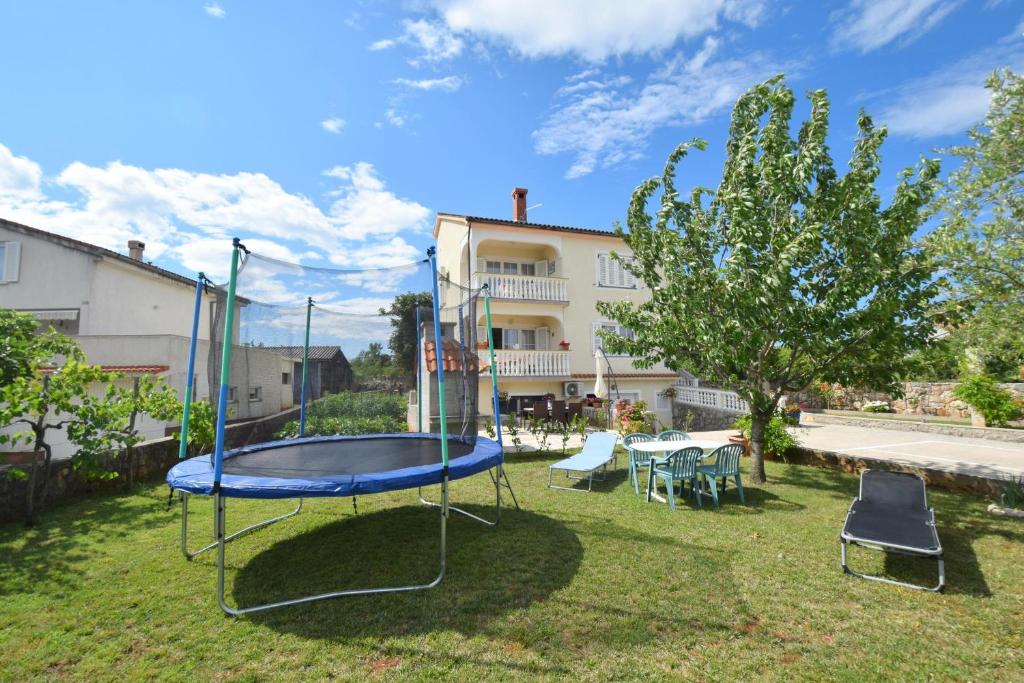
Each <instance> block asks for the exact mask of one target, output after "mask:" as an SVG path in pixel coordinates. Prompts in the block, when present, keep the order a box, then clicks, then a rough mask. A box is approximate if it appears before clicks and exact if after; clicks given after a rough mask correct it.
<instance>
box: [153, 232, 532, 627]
mask: <svg viewBox="0 0 1024 683" xmlns="http://www.w3.org/2000/svg"><path fill="white" fill-rule="evenodd" d="M233 247H234V249H233V250H232V255H231V267H230V270H229V280H228V283H227V285H226V286H218V285H213V284H212V283H211V282H210V281H209V280H208V279H206V278H205V277H204V276H203V275H202V273H200V274H199V277H198V278H197V283H196V299H195V305H194V308H193V321H192V339H191V344H190V346H189V358H188V365H187V368H188V372H187V374H186V385H185V401H184V404H183V405H184V408H183V413H182V423H181V437H180V450H179V458H180V462H179V463H178V464H177V465H175V466H174V467H172V468H171V470H170V471H169V472H168V473H167V484H168V486H169V487H170V488H171V492H172V495H173V494H174V493H177V494H178V496H179V497H180V501H181V551H182V553H183V554H184V555H185V557H187V558H189V559H192V558H194V557H196V556H197V555H200V554H202V553H205V552H207V551H211V550H214V551H216V557H217V560H216V564H217V588H216V594H217V602H218V603H219V605H220V607H221V609H223V610H224V611H225V612H227V613H228V614H230V615H233V616H238V615H242V614H248V613H250V612H258V611H262V610H268V609H274V608H278V607H286V606H289V605H300V604H304V603H310V602H314V601H317V600H325V599H328V598H338V597H342V596H350V595H370V594H382V593H398V592H405V591H414V590H422V589H427V588H432V587H434V586H437V585H438V584H440V583H441V581H442V580H443V578H444V576H445V569H446V561H447V560H446V556H447V531H446V529H447V521H448V517H449V515H450V513H452V512H455V513H458V514H461V515H464V516H465V517H468V518H470V519H473V520H476V521H478V522H482V523H484V524H486V525H488V526H497V524H498V522H499V521H500V519H501V507H502V490H503V489H504V490H506V491H508V494H509V495H510V497H511V500H512V503H513V504H514V505H515V507H517V508H518V507H519V504H518V501H516V498H515V494H514V493H513V492H512V487H511V484H510V483H509V481H508V477H507V476H506V474H505V472H504V469H503V458H502V446H501V423H500V412H499V410H498V389H497V380H498V377H497V370H496V365H495V358H494V342H493V334H492V332H491V316H490V303H489V298H488V294H487V290H486V288H482V289H467V288H463V287H460V286H459V285H457V284H455V283H452V282H450V281H448V279H447V278H441V277H439V275H438V270H437V258H436V251H435V250H434V249H433V248H431V249H429V250H428V251H427V258H426V259H423V260H422V261H418V262H415V263H410V264H405V265H402V266H394V267H386V268H377V269H372V268H371V269H366V270H360V271H352V270H339V269H336V268H331V267H328V266H302V265H299V264H295V263H286V262H283V261H279V260H276V259H274V258H271V257H268V256H261V255H258V254H253V253H251V252H250V251H249V250H248V249H247V248H246V247H245V246H244V245H243V244H242V243H241V242H240V241H239V240H238V239H235V240H234V242H233ZM243 271H244V273H245V276H244V277H241V276H242V274H243ZM417 277H419V278H420V279H419V280H416V279H415V278H417ZM428 278H429V279H428ZM442 280H443V282H444V285H445V286H444V289H443V294H442V290H441V289H440V287H439V284H440V282H442ZM211 290H212V292H211ZM403 290H404V291H403ZM299 292H302V293H303V294H304V296H302V297H301V300H303V303H302V305H301V306H297V305H294V304H289V303H287V301H292V302H295V301H298V300H300V297H299V296H298V293H299ZM383 293H388V296H382V294H383ZM211 294H212V298H213V299H214V301H213V302H212V303H213V304H214V305H213V306H212V308H211V311H210V330H211V338H210V343H209V354H210V356H209V359H208V362H207V373H208V381H209V383H210V392H209V395H210V397H211V399H212V397H214V396H216V397H217V403H216V410H215V422H214V431H215V434H214V446H213V451H212V453H208V454H205V455H200V456H198V457H193V458H186V455H187V454H186V444H187V442H188V437H189V435H190V432H189V420H190V412H191V406H192V398H193V396H194V394H193V384H194V383H195V382H196V381H197V375H196V372H195V370H196V362H195V361H196V353H197V346H198V340H199V325H200V312H201V308H202V306H201V305H202V302H203V300H204V297H209V296H210V295H211ZM267 294H269V295H273V296H274V297H275V301H263V300H260V299H259V298H258V297H259V296H261V295H267ZM310 294H313V295H315V296H316V299H314V296H312V295H310ZM403 296H404V297H406V299H405V300H409V297H415V298H417V303H415V327H414V330H413V329H411V330H409V332H410V333H413V332H414V336H413V335H412V334H410V337H412V338H413V339H414V341H415V345H414V346H413V345H411V344H409V345H408V346H406V347H403V346H402V343H403V342H402V339H401V338H400V339H399V341H398V342H395V338H394V337H392V336H391V335H392V332H393V331H394V330H397V329H398V328H399V327H400V326H401V325H406V326H408V327H411V326H412V321H411V320H410V319H409V318H406V319H405V321H404V322H403V320H402V319H401V318H400V317H399V314H398V313H395V312H394V311H389V310H388V308H389V307H391V308H393V307H394V306H390V304H391V302H395V301H399V300H402V299H401V297H403ZM424 297H426V299H424ZM277 300H285V301H286V303H277ZM478 300H481V301H482V303H483V309H484V312H483V313H480V312H478V310H477V301H478ZM318 301H320V302H324V303H323V304H321V303H317V302H318ZM325 304H326V305H325ZM236 314H237V315H238V320H236V319H235V318H236ZM483 333H485V334H486V337H483V336H481V337H480V339H478V338H477V335H478V334H483ZM289 335H291V336H289ZM300 340H301V344H300V343H299V341H300ZM485 340H486V342H485V343H481V342H484V341H485ZM346 345H348V347H349V349H348V351H347V352H346V351H343V347H345V346H346ZM409 347H411V348H409ZM384 348H388V349H389V350H390V351H391V354H392V355H390V356H385V357H386V358H387V359H388V363H392V361H393V364H391V365H389V368H390V371H391V372H392V374H391V375H390V377H391V378H392V379H401V380H402V384H401V385H400V386H403V388H408V387H410V386H414V387H415V391H409V392H408V394H407V396H406V398H405V400H399V399H400V396H401V394H400V393H398V392H397V391H396V390H395V389H388V390H386V391H383V392H381V391H379V390H378V391H376V392H375V391H374V390H372V389H371V390H368V391H366V392H365V393H368V394H374V395H375V396H376V397H377V399H380V400H381V401H382V402H380V403H374V402H373V400H371V401H370V402H369V403H366V402H365V397H362V398H361V396H360V391H361V390H360V389H359V387H358V386H356V382H355V375H354V372H353V370H352V368H351V366H349V365H348V360H347V359H346V358H345V355H344V354H345V353H350V354H354V355H358V354H359V353H362V351H367V352H369V350H371V349H372V350H374V353H377V354H381V353H382V351H383V349H384ZM485 348H486V353H487V354H488V357H487V358H486V359H485V358H483V357H481V355H478V350H482V349H485ZM233 354H237V358H233ZM314 354H315V355H316V357H315V359H314V358H313V355H314ZM218 356H219V368H220V371H219V374H217V366H218V363H217V362H216V359H217V357H218ZM339 358H340V360H338V359H339ZM300 360H301V365H300V363H299V361H300ZM314 362H315V363H316V364H315V365H314ZM332 363H333V365H332ZM346 367H348V369H347V370H345V368H346ZM300 372H301V375H300V374H299V373H300ZM346 372H347V373H348V374H347V377H348V379H347V380H346V379H345V377H346ZM395 372H398V373H399V374H397V375H396V374H395ZM406 373H407V374H406ZM484 373H486V374H487V375H489V379H490V384H491V387H490V389H491V390H490V392H488V393H489V394H490V396H489V398H488V401H487V402H489V403H491V404H492V409H493V411H494V412H493V414H494V416H495V426H496V428H497V430H496V436H497V440H496V441H495V440H491V439H487V438H484V437H481V436H479V430H480V425H479V423H478V402H479V401H480V400H482V399H480V398H479V397H480V396H481V394H480V393H479V391H478V389H479V385H478V382H479V378H480V376H481V375H483V374H484ZM300 376H301V385H296V384H295V383H294V382H293V377H294V379H296V380H297V379H298V378H299V377H300ZM278 378H280V380H278ZM346 381H347V382H348V384H345V385H342V384H341V383H342V382H346ZM332 383H333V384H332ZM215 387H216V388H215ZM246 396H248V401H247V402H246V400H245V397H246ZM370 398H371V399H373V396H371V397H370ZM265 401H270V402H271V406H278V407H277V408H272V409H271V411H266V410H263V408H262V404H263V403H264V402H265ZM277 401H280V403H277ZM396 406H397V407H396ZM289 409H290V411H291V412H289ZM259 410H262V411H263V412H256V411H259ZM274 410H277V411H279V412H277V413H273V411H274ZM268 412H269V413H270V414H276V415H278V416H280V417H281V420H280V421H279V422H276V423H275V424H277V425H279V426H277V427H274V429H275V430H277V433H278V434H279V435H280V436H289V437H292V438H276V440H272V441H261V440H260V438H259V437H258V436H257V438H256V439H255V441H254V440H253V438H252V437H253V436H254V433H249V435H248V437H245V438H246V443H247V445H245V446H242V447H238V448H227V447H226V446H227V432H228V429H227V421H228V418H229V417H231V418H235V419H239V418H256V419H259V418H261V417H263V416H266V415H267V414H268ZM292 417H294V418H297V419H295V420H292V421H290V422H289V421H288V420H289V419H290V418H292ZM282 422H283V423H284V424H283V425H282V424H281V423H282ZM253 424H255V423H253ZM352 425H358V426H356V427H355V429H358V430H365V431H368V432H382V433H365V434H360V435H356V436H350V435H339V434H338V432H339V431H343V430H349V429H353V427H352ZM403 427H407V428H408V430H409V431H408V433H396V430H400V429H401V428H403ZM257 434H258V433H257ZM296 434H297V436H295V435H296ZM237 435H238V433H237V432H236V434H235V438H237ZM483 472H487V473H488V476H489V477H490V482H491V484H492V485H493V486H494V510H495V513H494V517H493V519H490V520H489V519H484V518H483V517H480V516H477V515H475V514H473V513H470V512H468V511H466V510H463V509H461V508H458V507H456V506H454V505H452V504H451V502H450V492H449V483H450V482H452V481H455V480H458V479H463V478H466V477H470V476H473V475H476V474H481V473H483ZM424 486H439V487H440V502H433V501H429V500H426V499H425V498H424V497H423V495H422V487H424ZM404 489H417V492H418V498H419V502H420V503H422V504H423V505H425V506H428V507H431V508H434V509H437V510H439V511H440V515H439V517H440V520H439V521H440V529H439V545H440V557H439V569H438V572H437V575H436V577H435V578H434V579H433V580H432V581H430V582H428V583H417V584H411V585H399V586H380V587H368V588H346V589H344V590H337V591H331V592H326V593H320V594H317V595H308V596H304V597H296V598H292V599H288V600H281V601H278V602H272V603H267V604H262V605H252V606H244V607H243V606H232V605H229V604H228V603H227V600H226V597H225V567H226V565H227V562H226V553H227V547H228V544H229V543H230V542H231V541H233V540H235V539H237V538H239V537H241V536H243V535H245V534H248V533H250V532H253V531H256V530H258V529H262V528H265V527H267V526H270V525H271V524H275V523H277V522H281V521H283V520H286V519H288V518H290V517H294V516H295V515H297V514H299V512H301V510H302V505H303V500H304V499H305V498H340V497H346V496H347V497H351V498H352V500H353V509H355V499H356V497H357V496H362V495H369V494H378V493H385V492H389V491H400V490H404ZM197 495H198V496H208V497H210V498H212V500H213V522H214V523H213V526H214V539H213V542H212V543H209V544H207V545H205V546H203V547H201V548H199V549H197V550H189V547H188V517H189V514H188V508H189V499H190V498H191V497H192V496H197ZM229 499H235V500H240V499H264V500H282V499H298V503H297V505H296V507H295V508H294V509H293V510H291V511H289V512H287V513H285V514H281V515H278V516H276V517H272V518H270V519H266V520H263V521H261V522H258V523H256V524H252V525H250V526H247V527H245V528H243V529H240V530H238V531H235V532H233V533H230V534H229V533H227V513H226V509H227V501H228V500H229ZM232 505H234V503H233V504H232ZM383 531H384V530H382V532H383ZM382 537H386V536H382ZM348 552H353V553H358V552H359V549H358V548H353V549H350V550H349V551H348Z"/></svg>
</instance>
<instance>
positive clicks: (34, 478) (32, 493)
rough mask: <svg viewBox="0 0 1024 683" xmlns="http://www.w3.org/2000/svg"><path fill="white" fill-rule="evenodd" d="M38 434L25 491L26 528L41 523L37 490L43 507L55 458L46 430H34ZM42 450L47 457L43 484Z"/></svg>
mask: <svg viewBox="0 0 1024 683" xmlns="http://www.w3.org/2000/svg"><path fill="white" fill-rule="evenodd" d="M45 417H46V416H45V415H44V416H43V417H41V418H40V420H39V422H40V423H41V422H42V421H43V419H45ZM33 431H35V434H36V440H35V443H34V444H33V446H32V469H31V470H30V471H29V475H28V490H27V491H25V526H29V527H32V526H35V525H36V522H38V521H39V513H38V510H37V506H36V489H37V488H38V489H39V500H40V503H41V504H42V505H45V504H46V494H47V493H48V492H49V490H50V461H51V460H52V457H53V451H52V449H51V448H50V445H49V444H48V443H46V429H45V428H43V427H42V426H40V427H39V428H38V429H35V428H34V429H33ZM40 450H42V451H43V452H44V453H45V454H46V455H45V457H44V458H43V465H42V470H43V471H42V482H40V481H39V474H40V472H39V459H38V458H37V457H36V454H37V453H39V451H40Z"/></svg>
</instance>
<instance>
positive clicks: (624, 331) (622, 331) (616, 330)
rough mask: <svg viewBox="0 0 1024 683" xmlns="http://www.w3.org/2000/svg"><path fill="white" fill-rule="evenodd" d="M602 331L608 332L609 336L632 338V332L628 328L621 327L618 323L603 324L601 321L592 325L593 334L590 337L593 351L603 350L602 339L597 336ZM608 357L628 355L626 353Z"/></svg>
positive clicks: (612, 354)
mask: <svg viewBox="0 0 1024 683" xmlns="http://www.w3.org/2000/svg"><path fill="white" fill-rule="evenodd" d="M602 330H603V331H605V332H608V333H610V334H617V335H619V336H622V337H628V338H630V339H632V338H633V330H631V329H629V328H628V327H623V326H622V325H619V324H618V323H610V322H603V321H602V322H598V323H594V325H593V333H592V335H591V337H592V339H593V341H592V347H593V349H594V351H597V350H598V349H603V348H604V339H602V338H601V335H600V334H598V333H599V332H601V331H602ZM608 355H609V356H628V355H629V354H626V353H609V354H608Z"/></svg>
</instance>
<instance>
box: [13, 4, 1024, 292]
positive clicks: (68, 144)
mask: <svg viewBox="0 0 1024 683" xmlns="http://www.w3.org/2000/svg"><path fill="white" fill-rule="evenodd" d="M1022 19H1024V3H1022V2H1020V1H1015V0H1002V1H998V0H988V1H987V2H985V1H983V0H979V1H976V2H967V1H960V0H888V1H883V0H876V1H874V2H871V1H869V0H847V1H836V2H825V3H811V2H803V3H798V2H795V1H792V0H790V1H785V2H784V1H776V0H719V1H715V0H675V1H673V2H667V1H666V2H660V3H659V2H648V1H645V0H631V1H630V2H619V1H617V0H590V1H589V2H586V1H583V0H566V1H564V2H556V1H552V0H545V1H540V0H518V1H517V2H502V1H500V0H417V1H410V2H405V3H397V2H396V3H383V2H381V3H378V2H296V3H281V2H257V1H253V0H247V1H245V2H242V1H241V0H237V1H234V0H220V1H219V2H216V3H214V2H204V1H202V0H200V1H198V2H191V1H188V0H177V1H175V2H144V3H123V2H100V1H98V0H94V1H93V2H90V3H81V2H47V1H45V0H39V1H38V2H20V1H18V0H0V27H3V34H4V48H3V53H4V61H5V66H4V68H2V69H0V95H2V96H0V216H2V217H5V218H8V219H11V220H16V221H20V222H23V223H27V224H29V225H32V226H35V227H38V228H42V229H46V230H52V231H54V232H59V233H63V234H67V235H69V236H73V237H76V238H79V239H83V240H86V241H89V242H93V243H97V244H101V245H103V246H106V247H109V248H113V249H116V250H120V251H125V250H126V247H125V244H126V242H127V240H128V239H132V238H139V239H142V240H144V241H145V242H146V243H147V255H148V257H149V258H151V259H153V260H154V261H155V262H156V263H158V264H160V265H163V266H165V267H168V268H171V269H173V270H177V271H179V272H183V273H186V274H192V273H194V272H195V271H196V270H198V269H203V270H206V271H208V272H211V273H212V274H213V275H214V276H221V275H222V274H223V272H224V270H225V267H226V263H227V258H226V254H227V248H228V245H229V242H230V237H231V236H233V235H239V236H241V237H243V238H245V239H246V240H247V242H248V243H249V244H250V245H251V246H254V248H255V249H257V250H259V251H261V252H264V253H267V254H269V255H272V256H276V257H279V258H285V259H298V260H302V261H304V262H311V263H331V264H334V265H338V266H341V267H346V268H356V267H360V266H385V265H390V264H394V263H403V262H408V261H410V260H413V259H415V258H417V257H418V256H419V255H420V254H422V252H423V250H424V249H425V248H426V246H427V245H428V244H429V243H430V239H431V238H430V230H431V227H432V224H433V216H434V214H435V212H437V211H447V212H453V213H467V214H474V215H485V216H497V217H501V218H506V217H511V198H510V192H511V190H512V188H513V187H514V186H517V185H518V186H523V187H527V188H529V190H530V194H529V203H530V204H531V205H537V204H540V205H541V206H538V207H535V208H532V209H531V211H530V219H531V220H533V221H536V222H545V223H558V224H568V225H578V226H585V227H596V228H610V226H611V225H612V222H613V221H616V220H622V219H623V218H624V215H625V210H626V207H627V203H628V201H629V196H630V193H631V191H632V189H633V188H634V187H635V186H636V185H637V184H638V183H639V182H640V181H642V180H643V179H645V178H647V177H649V176H651V175H654V174H657V173H658V172H659V171H660V169H661V166H662V164H663V162H664V159H665V157H666V155H667V154H668V153H669V152H670V151H671V149H672V148H673V147H674V146H675V145H676V144H678V143H679V142H680V141H682V140H684V139H689V138H690V137H693V136H700V137H704V138H706V139H708V140H709V143H710V145H709V149H708V151H707V152H704V153H698V154H696V155H694V156H691V157H690V158H689V159H688V160H687V161H686V162H684V164H683V165H682V166H681V168H680V180H679V185H680V186H684V187H688V186H690V185H693V184H698V183H699V184H707V185H714V184H715V182H716V180H717V178H718V175H719V173H720V170H721V164H722V159H723V147H724V142H725V134H726V131H727V126H728V119H729V113H730V109H731V105H732V103H733V102H734V101H735V99H736V97H737V96H738V95H739V94H740V93H741V92H742V91H743V90H744V89H746V88H747V87H749V86H750V85H751V84H753V83H755V82H757V81H759V80H762V79H764V78H766V77H768V76H771V75H773V74H775V73H778V72H784V73H786V74H787V76H788V82H789V84H790V85H791V86H792V87H793V88H794V90H796V91H797V92H798V93H801V94H802V93H804V92H805V91H807V90H809V89H812V88H825V89H827V90H828V92H829V94H830V97H831V100H832V128H831V141H830V142H831V147H832V151H833V154H834V156H835V158H836V159H837V161H838V162H839V163H840V164H842V163H845V161H846V159H847V158H848V156H849V151H850V148H851V145H852V138H853V134H854V131H855V122H856V115H857V111H858V109H860V108H862V107H863V108H865V109H866V110H867V111H868V112H869V113H871V114H872V115H873V116H874V117H875V119H876V121H878V122H879V123H884V124H887V125H888V126H889V128H890V138H889V140H888V142H887V143H886V145H885V146H884V147H883V157H884V162H885V167H884V172H883V175H882V178H881V179H880V182H879V188H880V190H881V192H882V193H883V195H886V194H888V192H890V191H891V189H892V187H893V186H894V184H895V180H896V175H897V172H898V170H899V169H900V167H902V166H905V165H912V164H914V163H915V162H916V161H917V160H918V159H919V158H920V156H921V155H922V154H931V153H932V150H933V149H934V148H935V147H941V146H946V145H950V144H953V143H956V142H958V141H961V140H962V139H963V131H964V130H965V129H966V128H967V126H968V125H970V124H971V123H973V122H975V121H977V120H980V119H981V118H982V116H983V115H984V112H985V110H986V108H987V100H988V97H987V94H986V91H985V90H984V89H983V87H982V82H983V79H984V77H985V75H986V74H987V73H988V72H990V71H991V70H992V69H993V68H996V67H1000V66H1012V67H1014V68H1017V69H1020V68H1022V67H1024V64H1022V62H1024V28H1022ZM797 113H798V118H799V117H803V116H805V115H806V113H807V105H806V101H805V100H801V103H800V106H799V107H798V109H797Z"/></svg>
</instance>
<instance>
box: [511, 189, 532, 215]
mask: <svg viewBox="0 0 1024 683" xmlns="http://www.w3.org/2000/svg"><path fill="white" fill-rule="evenodd" d="M528 191H529V190H527V189H526V188H525V187H517V188H516V189H514V190H512V220H514V221H519V222H520V223H525V222H526V193H527V192H528Z"/></svg>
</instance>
